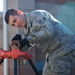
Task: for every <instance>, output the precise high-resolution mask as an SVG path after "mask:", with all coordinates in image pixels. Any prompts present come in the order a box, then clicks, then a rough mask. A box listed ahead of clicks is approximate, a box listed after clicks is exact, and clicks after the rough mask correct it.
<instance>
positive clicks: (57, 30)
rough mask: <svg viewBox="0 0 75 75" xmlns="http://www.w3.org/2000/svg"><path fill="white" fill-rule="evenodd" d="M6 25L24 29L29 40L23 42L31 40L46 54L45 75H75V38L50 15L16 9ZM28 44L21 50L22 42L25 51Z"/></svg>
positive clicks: (40, 11)
mask: <svg viewBox="0 0 75 75" xmlns="http://www.w3.org/2000/svg"><path fill="white" fill-rule="evenodd" d="M5 21H6V23H7V24H9V25H11V26H16V27H24V28H25V29H26V31H27V34H26V36H25V37H26V38H27V39H25V40H24V39H22V40H23V42H24V43H25V41H26V40H28V41H29V42H30V43H32V44H33V43H35V44H36V46H37V47H39V48H40V49H41V50H42V51H43V52H45V53H46V60H45V65H44V68H43V73H42V75H72V71H73V68H74V65H75V37H74V35H73V34H72V32H71V31H70V30H69V29H68V28H67V27H66V26H65V25H63V24H62V23H61V22H59V21H58V20H57V19H55V18H54V17H53V16H52V15H51V14H50V13H49V12H48V11H46V10H34V11H31V12H29V13H23V12H22V11H20V10H18V9H13V8H12V9H8V10H7V12H6V14H5ZM22 40H20V41H22ZM19 43H20V42H19ZM24 43H23V45H22V46H21V44H22V42H21V43H20V46H21V47H23V46H24Z"/></svg>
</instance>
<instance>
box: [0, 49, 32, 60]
mask: <svg viewBox="0 0 75 75" xmlns="http://www.w3.org/2000/svg"><path fill="white" fill-rule="evenodd" d="M18 57H24V58H25V59H31V57H32V55H31V53H29V52H21V51H20V50H19V48H18V49H12V50H11V51H4V50H0V58H18Z"/></svg>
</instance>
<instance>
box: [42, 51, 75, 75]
mask: <svg viewBox="0 0 75 75" xmlns="http://www.w3.org/2000/svg"><path fill="white" fill-rule="evenodd" d="M74 68H75V50H74V51H72V52H70V53H68V54H66V55H64V56H62V57H58V58H54V59H53V58H52V54H50V53H47V54H46V60H45V65H44V68H43V73H42V75H75V74H73V70H74V71H75V69H74Z"/></svg>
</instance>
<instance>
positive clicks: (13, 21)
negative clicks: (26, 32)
mask: <svg viewBox="0 0 75 75" xmlns="http://www.w3.org/2000/svg"><path fill="white" fill-rule="evenodd" d="M9 25H11V26H15V27H24V25H25V22H24V20H23V19H22V17H21V16H20V15H15V16H13V15H10V17H9Z"/></svg>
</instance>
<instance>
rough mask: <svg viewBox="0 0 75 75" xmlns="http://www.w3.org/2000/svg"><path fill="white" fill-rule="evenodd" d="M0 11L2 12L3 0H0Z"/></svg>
mask: <svg viewBox="0 0 75 75" xmlns="http://www.w3.org/2000/svg"><path fill="white" fill-rule="evenodd" d="M0 12H3V0H0Z"/></svg>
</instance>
